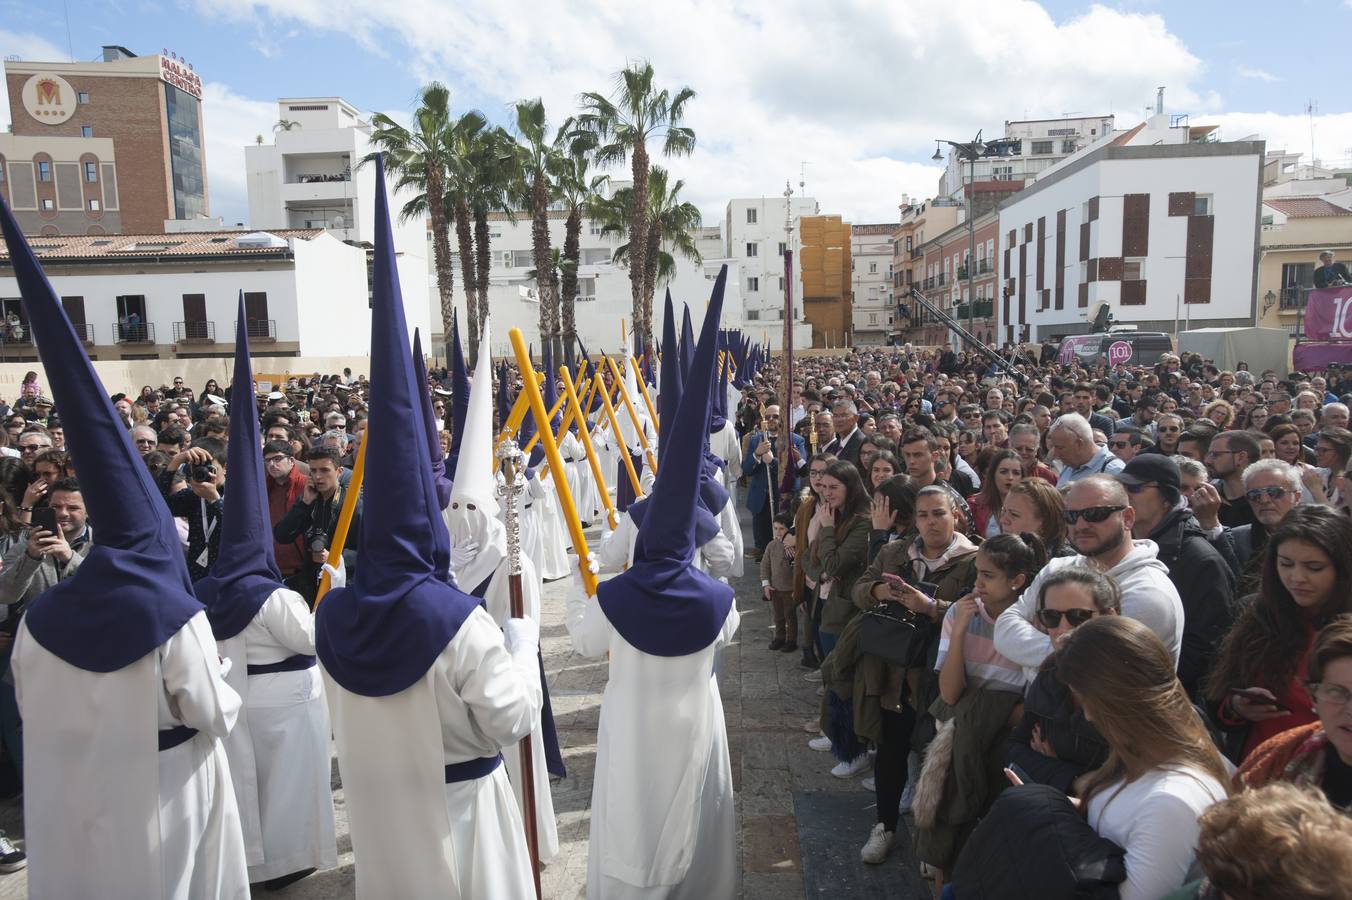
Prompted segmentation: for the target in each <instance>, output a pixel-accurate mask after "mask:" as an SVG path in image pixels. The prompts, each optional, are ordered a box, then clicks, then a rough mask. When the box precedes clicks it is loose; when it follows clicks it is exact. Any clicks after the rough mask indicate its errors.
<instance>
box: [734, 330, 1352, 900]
mask: <svg viewBox="0 0 1352 900" xmlns="http://www.w3.org/2000/svg"><path fill="white" fill-rule="evenodd" d="M1349 403H1352V372H1349V373H1347V375H1346V376H1344V373H1343V372H1342V371H1341V369H1340V368H1338V367H1332V368H1330V370H1328V371H1326V372H1318V373H1278V372H1273V371H1265V372H1251V371H1249V370H1248V367H1247V366H1246V365H1245V364H1244V363H1242V362H1241V363H1239V364H1238V365H1237V366H1236V368H1235V370H1234V371H1228V370H1227V371H1222V370H1220V369H1219V368H1218V367H1217V366H1215V365H1214V364H1212V362H1211V361H1210V360H1206V359H1202V358H1200V357H1198V356H1196V355H1185V356H1183V357H1182V358H1180V357H1179V356H1176V355H1173V354H1166V355H1164V357H1163V358H1162V359H1161V361H1160V362H1159V363H1158V364H1156V365H1151V366H1143V365H1130V364H1127V365H1115V366H1112V367H1109V366H1107V365H1106V364H1104V365H1102V366H1100V367H1098V368H1096V369H1093V370H1086V369H1084V368H1082V367H1081V366H1080V365H1079V363H1078V362H1072V363H1071V364H1070V365H1062V364H1060V363H1059V361H1058V360H1057V358H1056V355H1055V353H1054V352H1047V351H1046V350H1042V349H1041V348H1038V347H1036V346H1026V347H1022V348H1006V352H1005V355H1004V357H1003V358H996V357H994V356H993V355H991V354H987V353H981V354H978V353H975V352H973V353H970V354H969V353H962V354H959V353H955V352H954V351H952V350H943V351H940V350H927V349H923V348H922V349H916V348H912V347H909V346H908V347H905V348H878V349H874V350H866V349H861V350H858V351H855V352H853V353H850V354H848V355H846V356H836V357H820V356H808V357H805V358H804V357H799V358H798V359H796V360H795V366H794V369H793V380H792V382H791V383H784V382H783V381H782V378H781V372H780V370H779V369H777V368H775V367H766V368H764V369H762V370H761V372H760V373H759V375H758V377H757V378H756V379H755V380H754V382H753V383H749V384H746V385H745V389H744V390H743V391H742V395H741V399H740V402H739V404H738V406H737V410H736V416H735V418H736V422H737V424H738V431H739V434H740V436H741V438H742V442H743V445H742V449H743V452H742V459H743V463H742V467H741V472H742V483H743V485H744V488H743V491H744V497H745V500H744V502H745V504H746V506H747V507H748V509H749V511H750V513H751V515H752V517H753V521H754V523H755V527H754V529H753V533H754V546H752V547H749V548H748V550H747V556H748V557H749V558H752V559H757V560H759V563H760V567H761V584H762V588H763V594H764V598H765V600H766V601H767V602H768V603H769V604H770V606H771V608H772V611H773V613H772V614H773V620H774V623H775V630H774V633H773V636H772V638H771V639H770V641H769V642H768V648H767V649H768V651H771V652H795V653H800V654H801V666H802V668H803V670H804V673H805V674H804V677H805V678H807V679H808V680H809V681H813V682H817V683H818V684H819V688H818V691H819V695H820V698H821V702H820V710H819V715H817V716H814V717H813V718H812V719H811V720H810V721H808V722H807V723H805V726H804V727H805V729H806V731H807V732H808V733H809V734H810V735H811V736H810V737H808V736H805V738H804V739H805V740H806V741H807V742H808V745H809V746H810V747H811V748H812V749H813V750H817V751H821V752H822V754H823V756H824V758H825V761H824V762H823V766H825V767H830V769H831V774H832V775H834V776H836V777H838V778H841V779H856V778H858V779H860V784H861V786H862V787H863V788H864V789H866V790H871V791H872V792H873V793H874V794H875V797H876V801H877V823H876V824H875V826H874V827H873V829H872V831H871V832H870V833H869V834H867V835H861V836H860V840H861V845H860V859H861V862H862V863H864V864H869V865H877V864H881V863H883V862H884V861H885V860H887V859H888V858H889V854H890V853H891V851H892V850H893V848H894V844H895V842H896V841H897V840H898V839H899V838H900V836H901V835H903V834H909V835H910V838H911V841H912V843H913V849H914V851H915V854H916V856H917V857H918V858H919V859H920V860H921V862H922V865H923V871H924V873H925V876H926V878H928V879H930V880H931V881H932V882H933V887H934V890H935V894H936V896H938V895H940V894H943V895H944V896H948V897H953V896H956V897H959V898H962V900H974V898H982V897H991V898H995V897H1000V898H1014V897H1029V898H1032V897H1037V898H1042V900H1045V898H1054V897H1072V896H1089V895H1090V894H1088V893H1083V894H1081V893H1076V891H1080V890H1084V891H1087V890H1090V889H1092V887H1093V886H1095V885H1100V884H1102V885H1115V891H1116V894H1115V895H1116V896H1120V897H1123V898H1132V900H1159V898H1163V897H1166V896H1168V897H1171V898H1174V897H1178V898H1182V897H1203V898H1219V897H1228V898H1231V900H1258V898H1270V897H1277V896H1281V897H1341V896H1352V881H1349V880H1348V879H1349V875H1348V872H1349V871H1352V821H1349V819H1348V818H1347V815H1348V811H1349V807H1350V806H1352V592H1349V589H1348V587H1347V585H1348V584H1349V583H1350V582H1352V480H1345V479H1352V472H1349V471H1348V470H1349V458H1352V431H1349V430H1348V408H1349ZM785 419H786V420H787V425H788V429H787V433H788V434H789V439H790V441H791V444H792V446H791V447H790V448H784V447H783V446H782V445H783V441H784V430H783V429H781V427H780V422H781V420H785ZM828 754H829V756H828ZM1015 786H1017V787H1015ZM1293 786H1294V787H1293ZM1011 788H1013V789H1011ZM906 814H910V815H911V817H912V818H911V822H910V827H909V829H906V828H903V827H902V825H903V823H902V816H904V815H906ZM1050 834H1055V835H1057V836H1058V838H1059V839H1058V840H1057V841H1048V840H1047V839H1046V837H1047V835H1050ZM1034 836H1036V839H1035V838H1034ZM1274 844H1275V846H1274ZM1279 847H1280V848H1281V849H1278V848H1279ZM1314 872H1318V873H1320V874H1319V875H1318V876H1317V877H1312V873H1314ZM1094 896H1099V895H1098V894H1094Z"/></svg>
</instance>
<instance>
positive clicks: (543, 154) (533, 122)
mask: <svg viewBox="0 0 1352 900" xmlns="http://www.w3.org/2000/svg"><path fill="white" fill-rule="evenodd" d="M548 129H549V120H548V117H547V116H546V115H545V104H544V101H542V100H541V99H540V98H538V97H537V98H535V99H534V100H518V101H517V102H516V133H517V135H518V149H517V163H518V165H519V166H520V169H521V179H520V184H519V187H518V194H519V198H520V199H521V200H522V201H523V202H522V205H523V206H525V207H527V208H529V209H530V218H531V229H530V230H531V256H532V257H533V261H534V262H535V270H536V271H537V272H542V273H544V277H537V278H536V281H535V284H536V289H537V291H538V293H539V295H540V344H541V346H542V347H543V346H544V345H545V344H549V345H550V349H551V351H552V355H553V358H554V359H559V358H561V357H560V356H559V353H558V350H559V345H558V340H559V307H558V273H557V271H556V270H555V269H554V268H553V267H551V266H550V265H549V248H550V242H549V203H550V201H551V200H552V199H553V194H554V184H553V180H552V179H551V177H550V175H551V169H554V168H555V167H556V165H557V164H556V163H555V157H556V155H557V153H558V149H557V147H556V145H555V144H554V143H552V142H550V140H549V137H548V133H549V132H548Z"/></svg>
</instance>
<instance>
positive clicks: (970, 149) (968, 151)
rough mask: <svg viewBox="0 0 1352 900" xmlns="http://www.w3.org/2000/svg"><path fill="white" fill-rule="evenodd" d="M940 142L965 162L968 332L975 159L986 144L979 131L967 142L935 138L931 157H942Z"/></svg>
mask: <svg viewBox="0 0 1352 900" xmlns="http://www.w3.org/2000/svg"><path fill="white" fill-rule="evenodd" d="M940 144H947V145H948V146H950V147H952V148H953V152H954V153H956V154H957V156H958V159H960V160H962V161H964V162H966V163H967V185H968V187H967V330H968V331H969V332H970V331H972V329H973V326H974V323H975V320H976V285H975V282H976V271H975V269H976V266H975V263H976V216H975V209H976V161H977V160H978V159H980V158H981V157H982V156H985V155H986V144H985V142H984V141H982V140H981V132H980V131H978V132H977V133H976V137H975V138H973V139H972V140H970V141H967V142H961V141H950V140H945V139H943V138H936V139H935V141H934V156H933V157H931V159H935V160H942V159H943V158H944V157H943V154H942V153H940V152H939V145H940Z"/></svg>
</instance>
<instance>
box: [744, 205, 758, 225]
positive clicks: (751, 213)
mask: <svg viewBox="0 0 1352 900" xmlns="http://www.w3.org/2000/svg"><path fill="white" fill-rule="evenodd" d="M746 224H748V225H755V224H756V210H754V209H747V211H746Z"/></svg>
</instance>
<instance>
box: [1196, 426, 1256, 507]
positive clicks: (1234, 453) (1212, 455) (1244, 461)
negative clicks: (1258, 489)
mask: <svg viewBox="0 0 1352 900" xmlns="http://www.w3.org/2000/svg"><path fill="white" fill-rule="evenodd" d="M1261 454H1262V448H1260V447H1259V446H1258V439H1257V438H1255V437H1254V436H1253V435H1251V434H1249V433H1248V432H1246V431H1222V432H1221V433H1220V434H1218V435H1216V436H1215V437H1214V438H1212V439H1211V445H1210V446H1209V447H1208V448H1207V449H1206V453H1205V454H1204V455H1203V457H1202V462H1203V463H1205V464H1206V467H1207V470H1208V471H1210V472H1211V474H1212V475H1213V476H1214V477H1215V480H1214V481H1213V482H1212V484H1213V485H1215V487H1216V490H1217V491H1218V492H1219V493H1220V495H1221V508H1220V513H1219V518H1220V522H1221V524H1222V525H1225V526H1227V527H1230V528H1237V527H1238V526H1240V525H1252V524H1253V523H1254V522H1255V521H1256V520H1255V519H1254V515H1253V509H1252V508H1251V507H1250V506H1249V501H1248V498H1247V496H1246V495H1245V490H1246V488H1245V486H1244V470H1245V469H1247V468H1248V467H1249V466H1250V465H1251V464H1253V463H1256V462H1258V460H1259V457H1260V455H1261Z"/></svg>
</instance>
